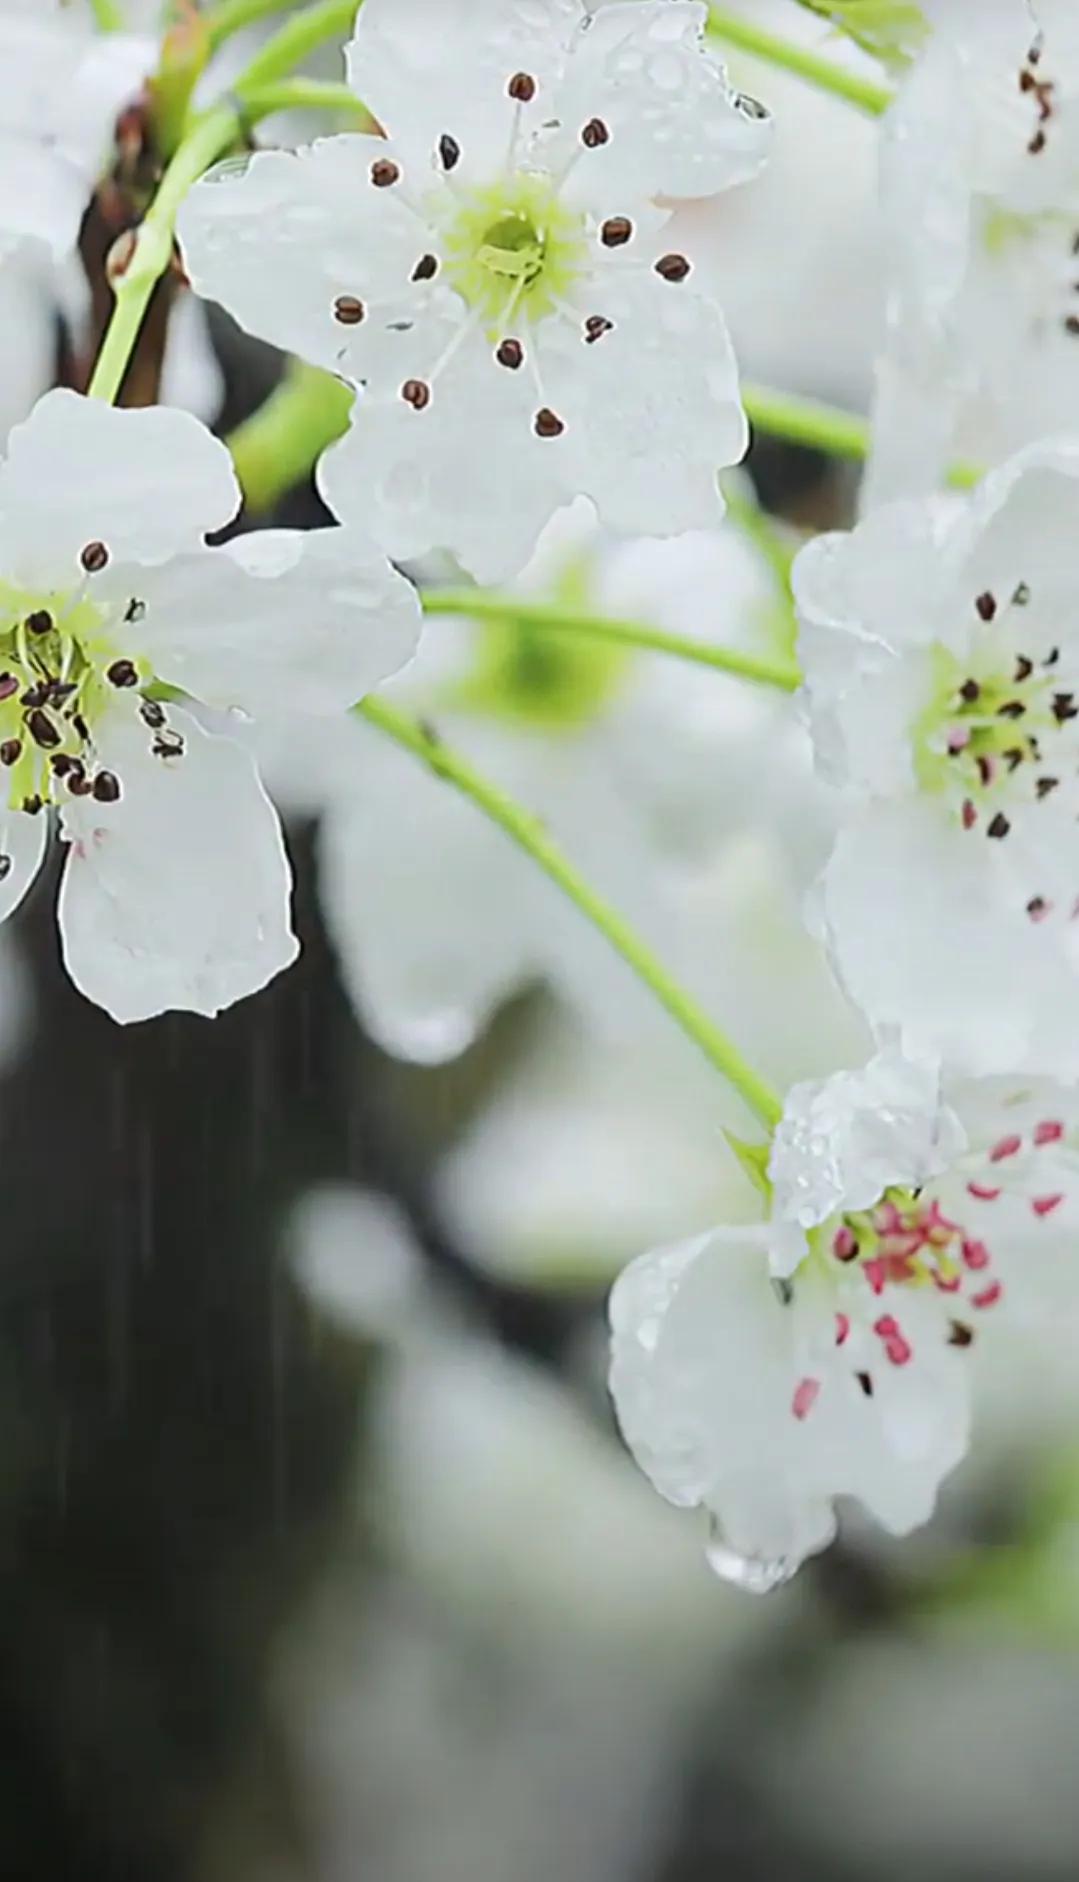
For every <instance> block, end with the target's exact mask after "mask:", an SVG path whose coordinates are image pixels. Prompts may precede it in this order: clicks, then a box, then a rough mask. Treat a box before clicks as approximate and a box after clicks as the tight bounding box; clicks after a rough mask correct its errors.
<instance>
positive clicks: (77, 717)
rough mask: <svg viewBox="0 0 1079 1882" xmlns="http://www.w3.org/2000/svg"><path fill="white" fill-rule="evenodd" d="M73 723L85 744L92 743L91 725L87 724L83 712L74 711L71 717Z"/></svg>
mask: <svg viewBox="0 0 1079 1882" xmlns="http://www.w3.org/2000/svg"><path fill="white" fill-rule="evenodd" d="M71 723H72V725H73V726H74V727H75V730H76V732H77V733H78V735H79V737H80V738H81V739H82V741H83V743H84V744H85V745H88V744H89V743H90V727H89V726H88V725H87V723H86V720H85V719H84V718H83V716H82V713H81V712H76V713H73V714H72V718H71Z"/></svg>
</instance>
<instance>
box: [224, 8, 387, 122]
mask: <svg viewBox="0 0 1079 1882" xmlns="http://www.w3.org/2000/svg"><path fill="white" fill-rule="evenodd" d="M358 4H359V0H317V4H316V5H315V6H310V7H304V8H303V9H302V11H301V12H299V13H294V14H293V16H292V18H291V19H290V20H286V21H285V24H284V25H283V26H282V27H280V28H279V29H278V31H277V32H276V33H274V35H273V37H272V39H268V40H267V41H266V44H265V45H264V46H263V48H262V50H261V51H260V52H258V53H256V55H255V57H254V58H253V59H252V61H251V63H250V65H249V66H248V67H247V69H246V71H245V72H244V73H243V75H242V76H241V77H240V78H239V79H238V80H237V82H236V84H235V85H234V86H233V88H232V89H233V94H234V96H236V97H239V98H246V96H247V94H248V92H249V91H254V90H257V89H258V87H259V86H262V85H270V84H272V83H273V82H274V81H275V80H276V79H279V78H284V77H286V76H287V74H288V73H290V72H292V71H293V70H294V69H295V67H296V66H298V65H300V64H301V63H302V62H303V60H304V59H306V57H307V55H308V53H310V52H314V51H315V49H316V47H318V46H321V45H323V44H324V42H325V41H326V40H327V39H334V38H336V37H337V36H338V35H339V34H345V33H347V32H348V31H349V29H350V27H352V26H353V25H354V23H355V20H356V9H357V6H358Z"/></svg>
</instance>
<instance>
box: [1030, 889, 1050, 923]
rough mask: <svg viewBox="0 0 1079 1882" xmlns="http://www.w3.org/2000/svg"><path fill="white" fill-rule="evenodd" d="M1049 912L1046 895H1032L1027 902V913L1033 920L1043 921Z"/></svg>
mask: <svg viewBox="0 0 1079 1882" xmlns="http://www.w3.org/2000/svg"><path fill="white" fill-rule="evenodd" d="M1048 913H1049V904H1048V902H1047V901H1046V899H1045V897H1044V895H1032V896H1031V898H1030V900H1029V902H1028V903H1027V914H1028V915H1029V916H1030V919H1031V921H1041V919H1042V917H1043V916H1044V915H1047V914H1048Z"/></svg>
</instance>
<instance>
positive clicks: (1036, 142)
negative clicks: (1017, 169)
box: [1027, 129, 1046, 157]
mask: <svg viewBox="0 0 1079 1882" xmlns="http://www.w3.org/2000/svg"><path fill="white" fill-rule="evenodd" d="M1045 145H1046V136H1045V132H1044V131H1043V130H1041V129H1038V130H1036V131H1035V133H1034V135H1033V137H1032V138H1031V140H1030V142H1029V144H1028V145H1027V149H1028V150H1029V152H1030V154H1031V156H1032V157H1040V156H1041V153H1042V151H1043V150H1044V149H1045Z"/></svg>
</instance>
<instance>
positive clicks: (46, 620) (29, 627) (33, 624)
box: [26, 608, 53, 634]
mask: <svg viewBox="0 0 1079 1882" xmlns="http://www.w3.org/2000/svg"><path fill="white" fill-rule="evenodd" d="M52 630H53V618H52V615H51V614H50V613H49V610H48V608H35V609H34V612H33V614H28V615H27V617H26V631H27V633H28V634H51V633H52Z"/></svg>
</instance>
